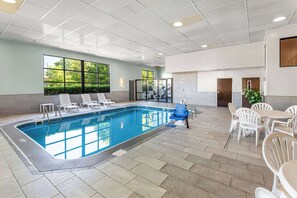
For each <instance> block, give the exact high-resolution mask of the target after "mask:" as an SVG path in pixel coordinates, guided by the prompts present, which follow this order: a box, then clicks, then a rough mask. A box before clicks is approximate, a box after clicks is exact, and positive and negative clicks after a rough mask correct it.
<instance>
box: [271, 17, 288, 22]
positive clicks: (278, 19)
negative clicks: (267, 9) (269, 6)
mask: <svg viewBox="0 0 297 198" xmlns="http://www.w3.org/2000/svg"><path fill="white" fill-rule="evenodd" d="M286 18H287V17H285V16H281V17H277V18H275V19H273V22H280V21H283V20H285V19H286Z"/></svg>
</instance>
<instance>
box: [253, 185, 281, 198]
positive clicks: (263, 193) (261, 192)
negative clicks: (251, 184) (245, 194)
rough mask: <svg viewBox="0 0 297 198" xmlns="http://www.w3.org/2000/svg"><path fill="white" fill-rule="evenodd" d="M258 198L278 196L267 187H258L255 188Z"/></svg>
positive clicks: (274, 197)
mask: <svg viewBox="0 0 297 198" xmlns="http://www.w3.org/2000/svg"><path fill="white" fill-rule="evenodd" d="M255 196H256V198H277V197H276V196H275V195H274V194H273V193H272V192H270V191H269V190H267V189H265V188H260V187H259V188H256V190H255Z"/></svg>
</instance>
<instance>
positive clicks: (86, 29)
mask: <svg viewBox="0 0 297 198" xmlns="http://www.w3.org/2000/svg"><path fill="white" fill-rule="evenodd" d="M97 29H98V28H96V27H94V26H92V25H86V26H83V27H82V28H80V29H78V30H76V31H75V32H77V33H79V34H80V35H81V36H83V35H86V34H90V33H92V32H95V31H96V30H97Z"/></svg>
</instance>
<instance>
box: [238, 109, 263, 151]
mask: <svg viewBox="0 0 297 198" xmlns="http://www.w3.org/2000/svg"><path fill="white" fill-rule="evenodd" d="M236 115H237V116H238V118H239V129H238V141H239V140H240V136H241V133H243V135H245V132H246V131H255V132H256V146H258V142H259V135H260V130H261V129H262V128H264V125H263V124H262V123H261V117H260V115H259V114H258V113H257V112H256V111H254V110H252V109H248V108H239V109H237V110H236Z"/></svg>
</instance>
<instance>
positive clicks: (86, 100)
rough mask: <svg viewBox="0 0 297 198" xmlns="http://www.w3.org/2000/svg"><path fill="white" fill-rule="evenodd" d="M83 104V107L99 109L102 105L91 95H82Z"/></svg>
mask: <svg viewBox="0 0 297 198" xmlns="http://www.w3.org/2000/svg"><path fill="white" fill-rule="evenodd" d="M81 98H82V103H81V105H83V106H87V107H88V108H90V107H99V106H100V104H99V103H98V102H97V101H93V100H92V99H91V97H90V94H81Z"/></svg>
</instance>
